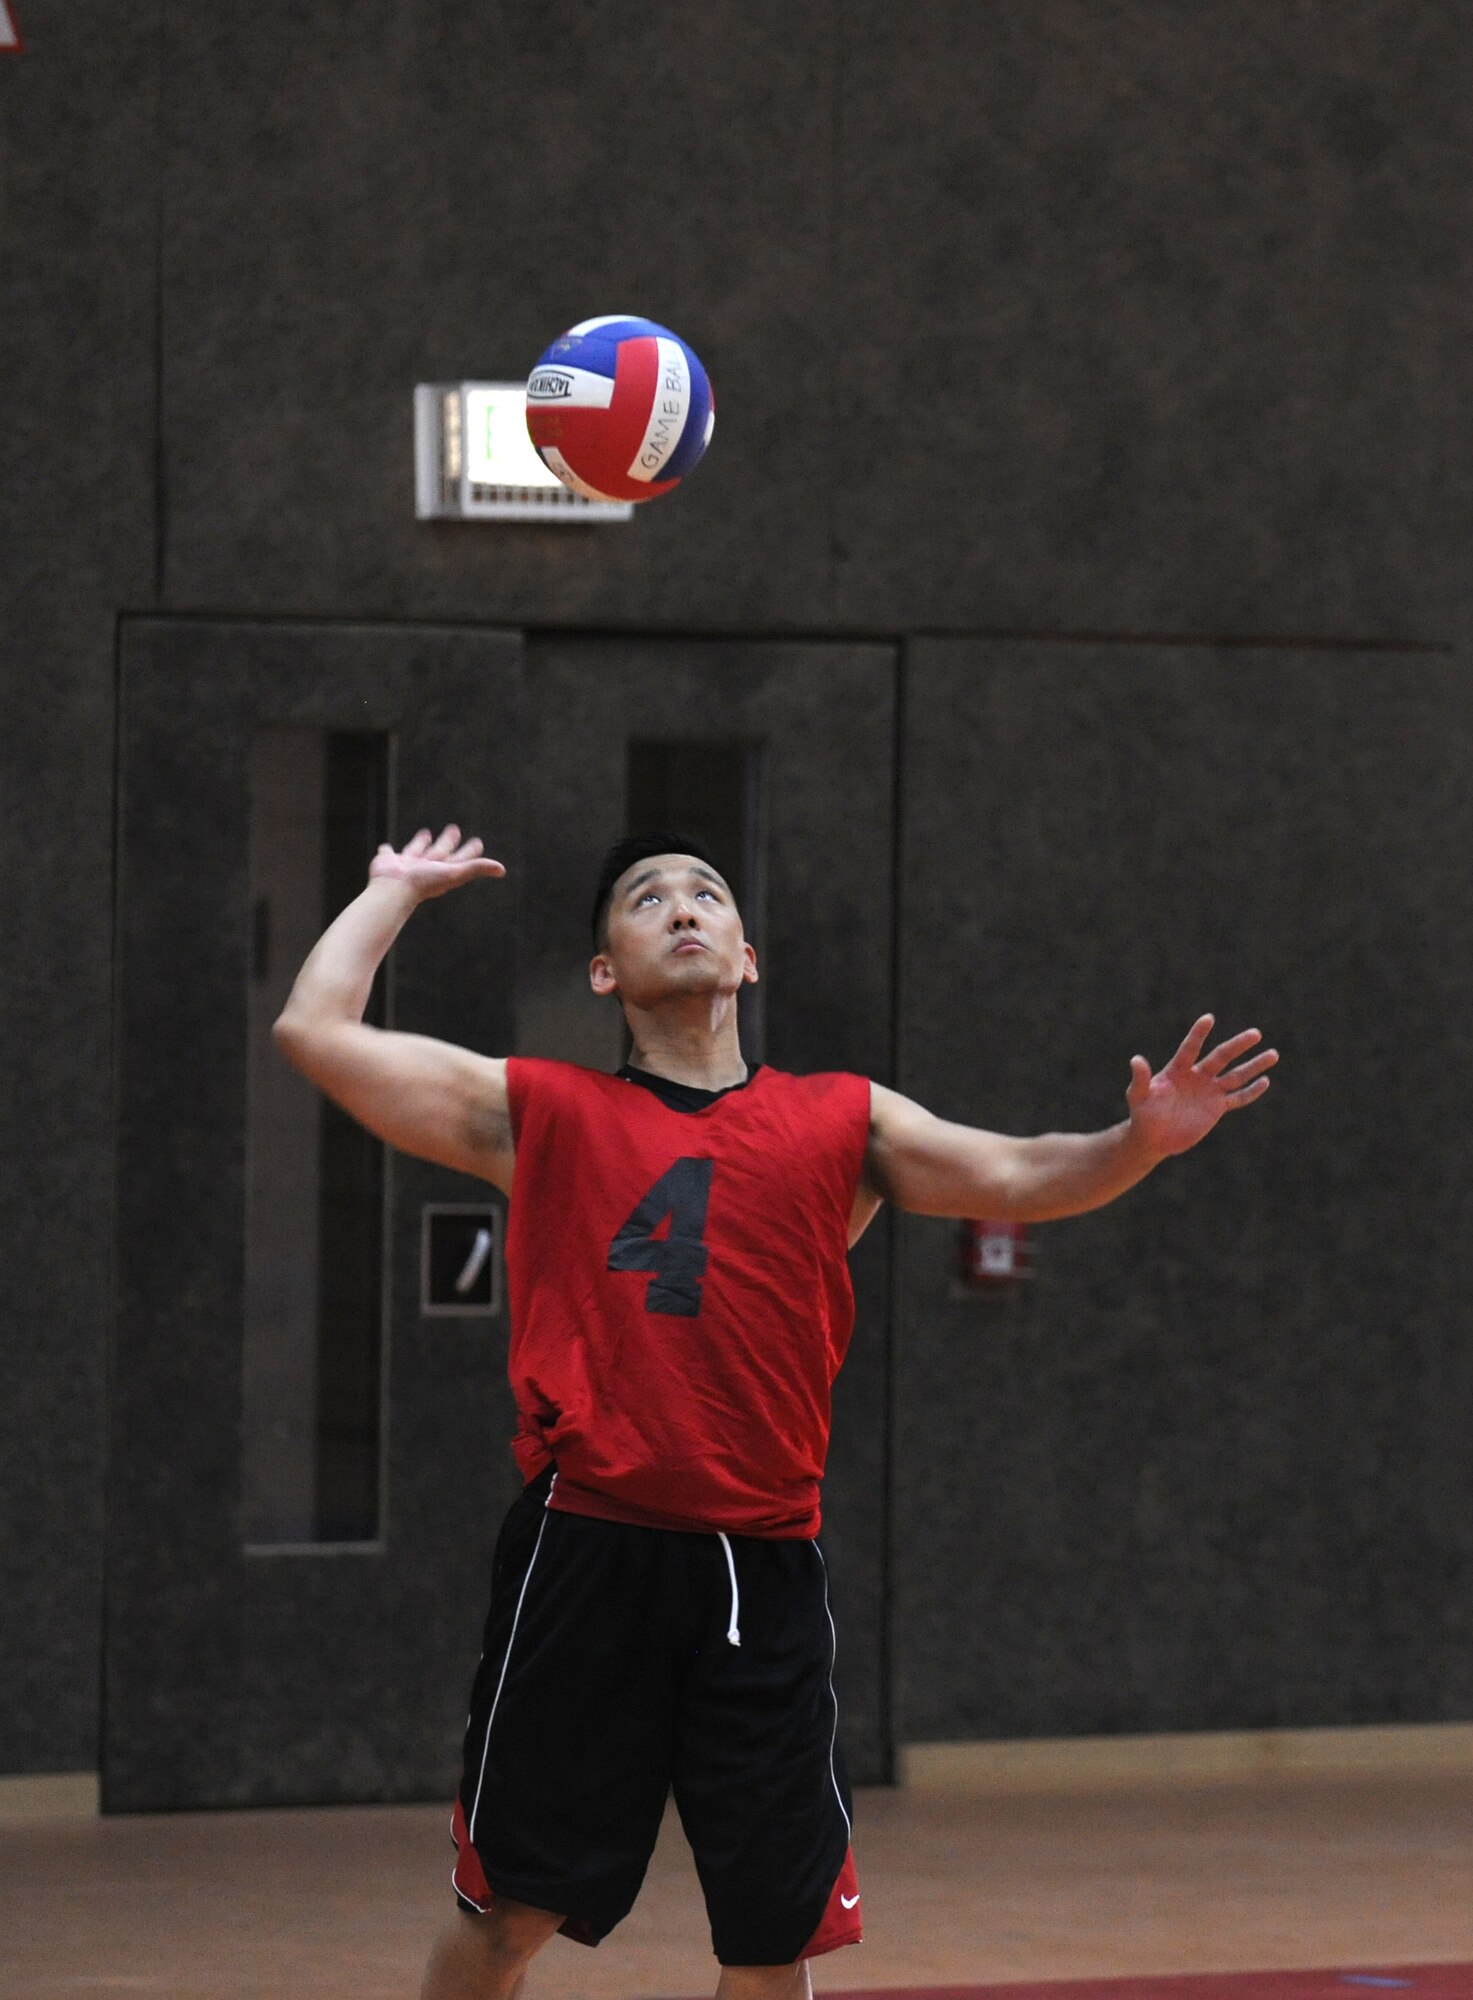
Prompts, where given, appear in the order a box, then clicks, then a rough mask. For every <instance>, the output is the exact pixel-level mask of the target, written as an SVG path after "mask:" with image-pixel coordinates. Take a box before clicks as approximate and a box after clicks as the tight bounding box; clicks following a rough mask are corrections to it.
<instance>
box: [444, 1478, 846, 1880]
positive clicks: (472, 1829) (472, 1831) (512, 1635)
mask: <svg viewBox="0 0 1473 2000" xmlns="http://www.w3.org/2000/svg"><path fill="white" fill-rule="evenodd" d="M548 1497H549V1498H551V1495H549V1496H548ZM546 1532H547V1511H546V1509H545V1508H544V1509H543V1514H542V1522H541V1525H540V1526H539V1528H538V1530H537V1540H536V1541H535V1542H534V1543H533V1544H532V1560H531V1562H529V1563H528V1564H527V1574H526V1575H525V1576H524V1577H523V1578H522V1587H521V1589H520V1591H519V1592H518V1593H517V1608H516V1611H515V1613H514V1614H513V1617H512V1621H511V1631H510V1632H509V1633H508V1634H507V1640H506V1655H505V1657H504V1659H503V1660H502V1662H501V1678H500V1679H499V1680H498V1681H497V1683H496V1692H495V1694H494V1695H493V1696H492V1697H491V1713H490V1714H489V1715H488V1716H487V1717H486V1741H485V1742H484V1744H482V1746H481V1774H480V1776H479V1778H478V1779H477V1780H476V1802H475V1804H474V1805H473V1806H472V1807H471V1816H470V1822H469V1824H468V1826H467V1828H466V1833H467V1836H468V1837H469V1840H470V1843H471V1846H472V1847H474V1846H475V1844H476V1814H477V1813H478V1812H479V1811H480V1810H481V1791H482V1788H483V1786H484V1785H485V1783H486V1759H487V1757H488V1756H489V1755H490V1751H491V1725H492V1723H493V1722H494V1721H495V1720H496V1707H497V1704H498V1702H499V1701H500V1700H501V1690H502V1689H503V1688H504V1687H505V1686H506V1670H507V1668H508V1667H509V1666H510V1665H511V1649H512V1647H513V1646H514V1645H515V1644H516V1637H517V1626H518V1625H519V1624H520V1623H521V1617H522V1604H523V1602H524V1601H525V1599H526V1595H527V1585H528V1584H529V1583H530V1582H531V1581H532V1571H533V1570H534V1569H535V1568H536V1566H537V1551H538V1550H539V1549H540V1548H541V1547H542V1537H543V1536H544V1534H546ZM835 1713H836V1715H837V1710H836V1711H835Z"/></svg>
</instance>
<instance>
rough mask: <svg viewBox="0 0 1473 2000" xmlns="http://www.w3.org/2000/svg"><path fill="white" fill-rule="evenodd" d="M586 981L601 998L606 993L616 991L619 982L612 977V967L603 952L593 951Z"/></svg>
mask: <svg viewBox="0 0 1473 2000" xmlns="http://www.w3.org/2000/svg"><path fill="white" fill-rule="evenodd" d="M588 983H589V985H590V986H591V987H592V988H593V990H594V992H595V993H596V994H597V995H598V996H599V998H600V999H603V998H604V996H605V995H606V994H608V993H617V992H618V990H619V982H618V980H617V979H616V978H615V977H614V968H613V966H612V965H611V964H610V963H609V961H608V958H607V956H606V955H605V954H604V953H603V952H601V951H600V952H595V953H594V955H593V958H592V959H591V960H590V962H589V966H588Z"/></svg>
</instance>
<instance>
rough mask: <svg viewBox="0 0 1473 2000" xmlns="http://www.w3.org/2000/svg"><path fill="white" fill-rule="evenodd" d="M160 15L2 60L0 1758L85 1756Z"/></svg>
mask: <svg viewBox="0 0 1473 2000" xmlns="http://www.w3.org/2000/svg"><path fill="white" fill-rule="evenodd" d="M148 11H149V10H146V9H136V8H117V7H103V6H86V7H82V8H77V9H68V8H66V7H63V6H61V5H46V4H44V0H43V4H41V5H38V6H33V7H30V8H28V9H23V10H22V24H23V26H24V28H25V31H26V34H27V37H28V39H29V40H30V41H31V43H32V45H33V47H34V49H35V51H36V52H35V54H34V55H23V56H18V57H10V58H0V381H3V383H4V385H5V414H4V419H3V421H0V796H3V810H0V940H3V943H0V1024H3V1025H0V1044H3V1049H4V1084H3V1087H0V1606H3V1611H0V1771H35V1770H56V1769H71V1768H78V1769H86V1768H92V1767H95V1765H96V1763H97V1699H98V1655H99V1620H100V1613H101V1573H102V1477H101V1470H102V1427H103V1353H104V1341H105V1337H106V1331H107V1323H108V1246H109V1239H110V1222H111V1200H112V1181H111V1164H110V1162H111V1119H110V1102H109V1099H110V1090H111V1083H110V1070H109V989H110V981H111V942H110V934H111V925H112V880H111V853H112V767H113V634H114V630H115V626H116V621H117V613H118V609H119V606H120V605H123V604H126V603H128V602H129V601H130V600H134V599H136V598H138V597H140V596H144V595H146V594H147V592H148V590H149V589H150V587H151V582H152V575H153V518H152V510H151V486H150V477H151V464H152V452H153V440H154V433H153V415H154V411H153V370H152V344H153V310H152V309H153V241H154V236H153V214H152V206H151V200H150V188H151V185H152V181H153V169H154V152H153V124H154V108H155V104H154V95H153V74H152V63H151V29H150V24H149V21H148V19H147V14H148Z"/></svg>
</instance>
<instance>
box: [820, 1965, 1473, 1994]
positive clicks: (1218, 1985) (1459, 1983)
mask: <svg viewBox="0 0 1473 2000" xmlns="http://www.w3.org/2000/svg"><path fill="white" fill-rule="evenodd" d="M1383 1995H1384V1996H1385V2000H1397V1997H1398V1996H1401V1995H1405V2000H1473V1965H1345V1966H1334V1967H1328V1968H1326V1969H1325V1970H1323V1971H1314V1972H1269V1971H1264V1972H1183V1973H1169V1974H1166V1975H1164V1976H1162V1975H1152V1976H1151V1977H1149V1978H1129V1977H1127V1978H1112V1979H1050V1980H1043V1981H1038V1980H1030V1981H1028V1982H1026V1983H1025V1984H1022V1985H1014V1984H1002V1985H996V1984H995V1985H990V1986H899V1987H888V1988H856V1989H854V1990H852V1991H849V1992H844V1993H826V1994H824V1995H823V1997H822V2000H1378V1997H1379V1996H1383Z"/></svg>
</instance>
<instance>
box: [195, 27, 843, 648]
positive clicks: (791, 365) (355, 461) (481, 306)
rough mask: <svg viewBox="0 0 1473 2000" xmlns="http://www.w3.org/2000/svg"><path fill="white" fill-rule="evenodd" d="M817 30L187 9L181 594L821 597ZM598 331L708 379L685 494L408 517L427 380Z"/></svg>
mask: <svg viewBox="0 0 1473 2000" xmlns="http://www.w3.org/2000/svg"><path fill="white" fill-rule="evenodd" d="M829 11H830V10H829V8H828V7H827V6H816V5H812V4H807V5H799V6H796V7H795V6H793V5H790V4H780V0H761V4H758V5H755V6H754V5H751V4H736V0H717V4H712V5H706V6H702V7H700V8H696V9H694V10H693V9H691V8H689V7H677V6H675V5H673V4H669V0H659V4H657V5H654V6H647V7H641V8H633V9H632V8H629V7H624V6H619V5H615V4H613V3H612V0H594V4H591V5H590V4H588V0H550V4H539V5H531V4H528V0H515V4H512V5H507V6H498V7H494V8H488V7H468V6H464V5H457V4H451V0H420V3H419V4H417V5H415V6H412V7H405V6H403V5H400V4H386V3H385V0H375V4H372V5H368V6H364V5H353V6H347V5H343V4H340V0H338V4H329V5H318V6H313V7H311V8H307V9H304V8H302V7H300V6H297V5H293V4H290V0H266V4H265V5H263V6H257V7H252V8H249V9H246V10H242V9H240V8H237V7H223V6H219V5H211V6H207V7H204V8H199V7H191V8H187V9H186V8H183V7H174V8H171V10H170V26H169V35H168V45H167V47H168V53H167V76H168V91H169V106H170V114H169V120H168V127H167V151H166V189H167V192H166V217H167V224H166V227H167V238H166V241H167V251H166V298H167V305H166V312H165V324H164V340H165V352H166V368H165V381H166V411H167V418H166V421H167V438H168V464H169V474H170V496H171V505H170V517H169V565H168V589H169V594H170V601H171V602H173V603H176V604H181V605H194V604H200V603H209V604H211V605H218V606H226V607H235V606H241V607H247V608H256V607H260V606H263V605H266V606H270V607H272V608H274V609H278V610H286V609H290V610H299V611H300V610H305V611H329V610H344V609H348V608H351V611H352V614H353V615H355V616H356V615H362V614H364V613H370V614H371V613H376V612H385V611H388V612H403V611H414V612H419V613H435V614H438V613H444V612H449V613H452V614H453V615H455V616H464V617H490V618H499V619H510V620H513V621H516V620H520V619H523V618H530V619H535V620H538V621H541V622H547V621H549V620H551V619H563V620H571V621H585V620H603V619H616V620H620V621H633V622H640V623H651V622H653V623H662V624H672V623H674V624H678V623H682V622H686V623H688V622H691V621H693V620H709V619H719V620H723V621H726V622H740V623H747V624H762V623H770V622H773V621H774V620H777V619H779V618H783V617H787V616H791V615H793V613H794V610H795V607H797V606H799V605H804V606H810V607H811V606H812V605H813V604H814V603H815V602H817V601H821V600H822V592H823V589H824V587H825V585H826V580H827V570H826V540H825V532H826V530H825V515H824V512H823V510H822V509H821V508H819V509H816V508H815V506H814V493H815V489H816V486H817V484H818V483H819V482H820V481H821V479H822V475H823V470H824V467H823V462H822V450H823V439H824V431H823V424H824V420H825V413H826V411H827V409H828V406H829V404H828V398H829V388H828V384H829V382H830V378H831V369H830V357H829V355H828V354H827V352H825V351H822V350H821V349H820V348H819V347H818V346H817V345H816V344H815V342H814V340H813V337H812V336H813V333H814V330H815V328H817V327H821V326H823V325H824V324H825V312H826V306H825V303H824V301H825V298H826V290H825V287H826V284H827V277H828V261H827V257H828V227H827V224H828V203H829V200H830V188H831V174H830V165H829V162H830V152H831V112H832V107H831V92H830V85H829V67H828V54H829V37H828V32H827V28H826V23H827V21H828V19H829ZM610 311H619V312H623V311H633V312H639V313H645V314H648V315H649V316H650V317H652V318H655V319H657V320H661V321H663V322H665V323H666V324H669V325H671V326H673V327H675V328H677V329H678V330H679V331H680V332H681V333H682V334H683V335H684V336H685V337H686V338H687V339H689V340H690V341H691V342H692V343H693V345H694V346H695V347H696V348H697V350H698V351H699V352H700V354H701V356H702V358H703V359H704V361H705V362H706V364H707V366H708V368H709V369H710V372H711V375H712V379H713V381H714V383H715V387H716V397H717V406H718V418H717V428H716V439H715V443H714V444H713V446H712V449H711V452H710V454H709V455H708V459H707V462H706V463H705V464H703V465H702V467H701V468H700V470H699V472H698V474H697V475H696V476H695V477H693V478H692V480H691V482H690V485H689V487H688V488H687V489H685V490H684V491H682V492H681V493H680V494H679V495H678V496H675V497H674V498H672V499H670V500H667V501H666V502H664V503H663V504H662V505H660V506H658V507H656V508H654V509H653V510H652V511H651V512H650V513H649V514H648V517H647V518H640V519H639V520H637V521H636V522H635V524H634V525H633V526H631V527H619V528H611V529H602V530H589V531H587V532H574V531H572V530H559V529H549V528H537V527H528V528H522V527H510V528H508V527H505V526H500V527H495V528H488V527H486V526H484V525H482V526H480V527H465V526H457V525H445V524H423V523H416V522H415V520H414V518H413V483H412V458H411V429H410V397H411V391H412V389H413V386H414V384H415V382H416V381H431V380H437V379H456V378H459V377H462V376H492V377H516V376H519V375H525V374H526V372H527V370H528V369H530V367H531V365H532V363H533V361H535V360H536V358H537V356H538V354H539V353H540V352H541V351H542V349H543V348H544V347H545V346H546V345H547V343H548V341H549V340H551V339H552V338H553V337H554V336H555V335H556V334H557V333H559V332H560V331H561V330H562V329H563V328H564V327H566V326H568V325H571V324H572V323H573V322H574V321H576V320H579V319H583V318H587V317H588V316H589V315H591V314H595V313H603V312H610ZM816 591H817V593H818V596H817V597H816V596H815V592H816Z"/></svg>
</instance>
